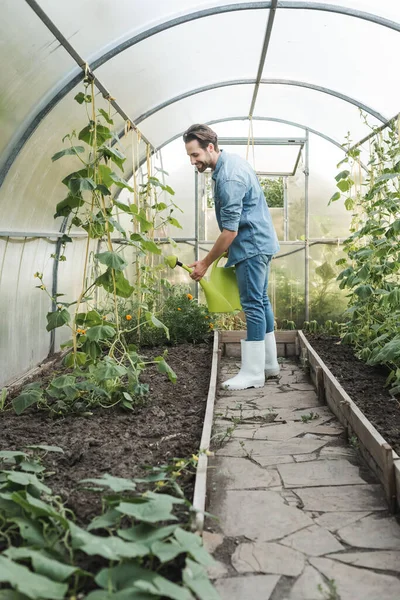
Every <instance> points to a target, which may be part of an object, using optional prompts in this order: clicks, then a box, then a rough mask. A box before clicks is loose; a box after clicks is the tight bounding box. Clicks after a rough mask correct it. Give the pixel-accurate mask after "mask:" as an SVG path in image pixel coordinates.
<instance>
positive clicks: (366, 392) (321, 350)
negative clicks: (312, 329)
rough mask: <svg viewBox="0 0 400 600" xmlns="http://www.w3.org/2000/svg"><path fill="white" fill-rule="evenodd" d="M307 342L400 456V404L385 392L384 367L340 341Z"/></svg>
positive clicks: (312, 338) (317, 339) (321, 338)
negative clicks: (364, 359) (362, 357)
mask: <svg viewBox="0 0 400 600" xmlns="http://www.w3.org/2000/svg"><path fill="white" fill-rule="evenodd" d="M306 335H307V339H308V340H309V341H310V343H311V345H312V347H313V348H314V349H315V350H316V352H318V354H319V356H320V357H321V358H322V360H323V361H324V363H325V364H326V366H327V367H328V368H329V369H330V370H331V371H332V373H333V375H334V376H335V377H336V379H337V380H338V381H339V383H340V385H341V386H342V387H343V388H344V389H345V390H346V392H347V393H348V394H349V396H350V398H351V399H352V400H353V402H355V404H356V405H357V406H358V408H359V409H360V410H361V411H362V412H363V413H364V415H365V416H366V417H367V419H368V420H369V421H370V422H371V423H372V425H373V426H374V427H375V428H376V429H377V430H378V431H379V433H380V434H381V435H382V437H383V438H385V440H386V441H387V442H388V444H390V445H391V446H392V448H393V450H394V451H395V452H397V454H400V403H399V401H398V400H396V398H393V397H392V396H391V395H390V394H389V392H388V390H387V388H385V387H384V386H385V382H386V378H387V376H388V373H387V371H386V369H385V368H384V367H370V366H368V365H366V364H365V363H363V362H362V361H360V360H359V359H358V358H356V357H355V356H354V353H353V350H352V348H351V347H350V346H346V345H342V344H340V343H339V342H340V339H339V338H338V337H332V336H326V335H320V334H315V335H312V334H309V333H307V334H306Z"/></svg>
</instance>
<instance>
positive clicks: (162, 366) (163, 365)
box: [154, 356, 177, 383]
mask: <svg viewBox="0 0 400 600" xmlns="http://www.w3.org/2000/svg"><path fill="white" fill-rule="evenodd" d="M154 362H155V363H156V364H157V369H158V371H159V373H166V374H167V375H168V379H169V380H170V381H172V383H176V380H177V375H176V373H175V371H174V370H173V369H171V367H170V366H169V364H168V363H167V362H166V361H165V358H164V357H163V356H156V358H155V359H154Z"/></svg>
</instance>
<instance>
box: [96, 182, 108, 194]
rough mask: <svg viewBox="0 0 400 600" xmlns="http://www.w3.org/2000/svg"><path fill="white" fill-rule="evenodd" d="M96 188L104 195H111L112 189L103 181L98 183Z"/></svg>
mask: <svg viewBox="0 0 400 600" xmlns="http://www.w3.org/2000/svg"><path fill="white" fill-rule="evenodd" d="M96 190H98V191H99V192H100V194H102V196H111V190H109V189H108V187H107V186H105V185H103V184H102V183H99V184H97V186H96Z"/></svg>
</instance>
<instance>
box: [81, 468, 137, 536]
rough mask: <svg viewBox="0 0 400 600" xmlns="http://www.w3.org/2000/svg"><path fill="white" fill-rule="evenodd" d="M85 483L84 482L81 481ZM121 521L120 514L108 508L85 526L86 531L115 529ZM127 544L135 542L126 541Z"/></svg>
mask: <svg viewBox="0 0 400 600" xmlns="http://www.w3.org/2000/svg"><path fill="white" fill-rule="evenodd" d="M83 481H85V480H83ZM120 520H121V513H120V512H118V511H117V510H115V509H114V508H110V510H108V511H107V512H105V513H104V514H103V515H99V516H98V517H94V519H92V520H91V521H90V523H89V525H88V526H87V531H92V530H93V529H108V528H109V527H115V526H116V524H117V523H118V522H119V521H120ZM127 541H129V542H131V541H135V540H127Z"/></svg>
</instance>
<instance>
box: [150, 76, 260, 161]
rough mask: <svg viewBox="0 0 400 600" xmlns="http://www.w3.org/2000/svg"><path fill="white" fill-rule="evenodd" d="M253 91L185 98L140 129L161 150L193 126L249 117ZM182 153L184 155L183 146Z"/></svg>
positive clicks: (248, 87) (237, 87)
mask: <svg viewBox="0 0 400 600" xmlns="http://www.w3.org/2000/svg"><path fill="white" fill-rule="evenodd" d="M253 89H254V86H253V85H235V86H230V87H225V88H220V89H217V90H210V91H208V92H203V93H201V94H197V95H196V96H191V97H190V98H185V99H184V100H180V101H179V102H176V103H175V104H172V105H170V106H168V107H167V108H164V109H163V110H161V111H159V112H158V113H156V114H154V115H153V116H151V117H149V118H148V119H146V120H145V121H143V123H141V124H140V129H141V130H142V131H143V133H144V134H145V136H146V137H147V138H148V139H149V140H150V141H151V142H152V143H153V144H154V145H155V146H156V147H159V146H161V145H162V144H164V143H165V142H167V141H168V140H170V139H171V138H172V137H174V136H176V135H177V134H180V133H183V132H184V131H185V130H186V129H187V128H188V127H190V125H193V123H206V122H207V121H211V120H212V119H218V118H228V117H235V116H237V115H245V114H247V113H248V112H249V107H250V103H251V98H252V95H253ZM181 139H182V138H181ZM182 152H185V149H184V145H183V143H182Z"/></svg>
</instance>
